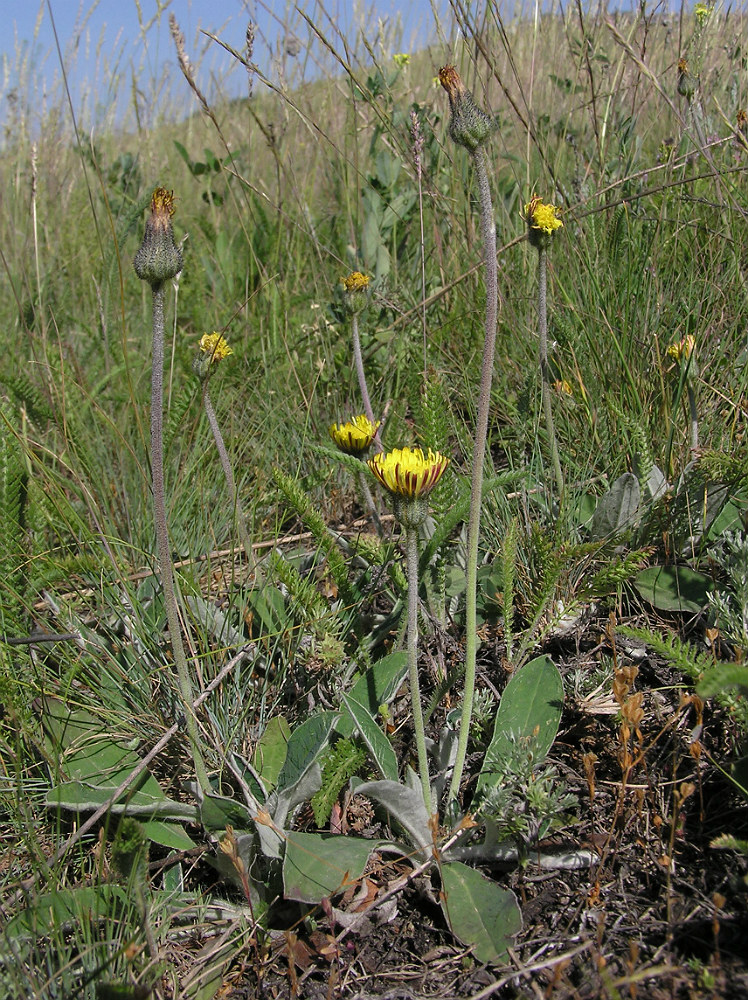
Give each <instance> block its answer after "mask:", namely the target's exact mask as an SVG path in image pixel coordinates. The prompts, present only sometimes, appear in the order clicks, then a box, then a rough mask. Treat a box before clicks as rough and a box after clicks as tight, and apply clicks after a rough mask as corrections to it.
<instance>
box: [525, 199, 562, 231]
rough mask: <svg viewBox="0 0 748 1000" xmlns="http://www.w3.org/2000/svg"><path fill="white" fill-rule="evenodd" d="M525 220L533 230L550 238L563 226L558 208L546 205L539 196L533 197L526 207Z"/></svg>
mask: <svg viewBox="0 0 748 1000" xmlns="http://www.w3.org/2000/svg"><path fill="white" fill-rule="evenodd" d="M525 218H526V219H527V225H528V226H529V227H530V229H531V230H533V229H537V230H540V232H543V233H546V234H547V235H548V236H551V235H552V234H553V233H554V232H555V231H556V230H557V229H560V228H561V227H562V226H563V222H562V221H561V219H559V217H558V209H557V208H556V206H555V205H546V204H545V202H544V201H542V200H541V199H540V198H538V196H537V195H533V196H532V198H531V199H530V200H529V202H528V203H527V204H526V205H525Z"/></svg>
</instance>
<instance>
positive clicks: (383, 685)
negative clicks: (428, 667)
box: [335, 649, 408, 736]
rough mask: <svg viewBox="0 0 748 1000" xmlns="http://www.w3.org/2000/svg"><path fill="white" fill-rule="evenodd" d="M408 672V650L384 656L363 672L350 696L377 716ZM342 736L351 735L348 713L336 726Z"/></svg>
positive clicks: (372, 714) (400, 650) (351, 729)
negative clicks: (380, 708) (381, 706)
mask: <svg viewBox="0 0 748 1000" xmlns="http://www.w3.org/2000/svg"><path fill="white" fill-rule="evenodd" d="M407 672H408V653H407V650H404V649H399V650H397V652H395V653H390V654H389V655H388V656H383V657H382V659H381V660H377V661H376V663H374V664H373V665H372V666H371V667H370V668H369V669H368V670H367V671H366V673H365V674H363V675H362V676H361V677H359V679H358V680H357V681H356V683H355V684H354V685H353V687H352V688H351V690H350V693H349V697H350V698H352V699H353V700H354V701H357V702H358V703H359V705H363V706H364V708H365V709H366V711H367V712H368V713H369V715H371V716H372V717H373V718H376V717H377V714H378V712H379V707H380V705H387V704H389V703H390V702H391V701H392V699H393V698H394V697H395V695H396V694H397V690H398V688H399V687H400V685H401V684H402V682H403V680H404V679H405V675H406V674H407ZM335 728H336V730H337V731H338V732H339V733H340V735H341V736H350V735H351V733H352V732H353V723H352V722H351V720H350V718H349V717H348V716H347V715H344V716H342V717H341V718H340V719H339V720H338V722H337V724H336V726H335Z"/></svg>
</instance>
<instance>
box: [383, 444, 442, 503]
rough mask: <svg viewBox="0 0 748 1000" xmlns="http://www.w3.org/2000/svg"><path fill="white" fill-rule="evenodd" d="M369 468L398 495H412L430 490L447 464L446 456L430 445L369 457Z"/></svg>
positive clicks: (421, 495)
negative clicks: (424, 451)
mask: <svg viewBox="0 0 748 1000" xmlns="http://www.w3.org/2000/svg"><path fill="white" fill-rule="evenodd" d="M368 464H369V468H370V469H371V471H372V472H373V473H374V475H375V476H376V477H377V479H378V480H379V482H380V483H381V484H382V486H384V487H385V489H387V490H389V491H390V493H394V494H395V496H397V497H406V498H408V499H415V498H416V497H425V496H428V494H429V493H430V492H431V490H433V488H434V487H435V486H436V484H437V483H438V482H439V480H440V479H441V477H442V475H443V473H444V470H445V469H446V468H447V466H448V465H449V459H448V458H447V457H446V456H445V455H442V454H441V453H440V452H438V451H432V450H431V449H430V448H429V450H428V452H427V453H426V454H425V455H424V453H423V451H422V450H421V449H420V448H395V449H394V450H393V451H389V452H387V453H386V454H384V453H380V454H378V455H374V456H373V457H372V458H370V459H369V463H368Z"/></svg>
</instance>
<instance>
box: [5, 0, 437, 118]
mask: <svg viewBox="0 0 748 1000" xmlns="http://www.w3.org/2000/svg"><path fill="white" fill-rule="evenodd" d="M1 6H2V12H3V15H4V17H3V24H4V30H3V33H2V39H1V40H0V59H2V67H1V70H2V72H1V75H0V120H3V119H5V118H6V116H7V111H8V106H7V101H8V95H9V93H10V95H11V98H10V99H11V101H13V100H14V96H13V93H12V92H13V90H14V88H15V89H16V90H17V92H18V93H19V94H21V95H23V97H24V100H25V101H26V102H28V109H27V110H28V114H29V117H31V118H32V119H33V118H34V117H35V116H37V117H38V120H41V119H42V118H43V114H44V110H45V109H48V108H49V107H50V106H52V107H54V106H56V105H58V104H59V103H60V95H61V93H62V84H61V72H60V60H59V57H58V54H57V49H56V46H55V41H54V32H53V28H52V19H54V25H55V28H56V30H57V35H58V38H59V43H60V47H61V49H62V53H63V59H64V64H65V67H66V72H67V74H68V77H69V83H70V86H71V89H72V91H73V101H74V104H75V105H76V108H77V109H78V111H79V113H81V114H82V115H83V117H84V118H88V119H89V122H88V123H86V124H90V123H91V122H93V123H94V124H95V123H96V122H101V123H103V122H106V121H107V120H108V118H107V113H106V109H108V108H109V109H111V108H112V107H114V106H116V105H117V103H121V104H122V106H123V107H126V106H127V104H128V103H129V100H130V95H131V92H132V88H133V87H140V88H142V90H143V92H144V93H150V92H153V87H154V85H157V86H160V87H163V91H162V93H164V94H169V93H171V94H174V93H180V94H181V93H183V92H184V91H185V87H184V85H183V84H182V83H181V82H179V80H180V78H179V70H178V69H177V68H176V59H175V54H174V46H173V43H172V40H171V37H170V34H169V28H168V16H169V14H170V13H171V12H173V13H174V14H175V16H176V18H177V21H178V22H179V26H180V28H181V30H182V32H183V33H184V35H185V39H186V46H187V51H188V54H189V55H190V58H191V59H192V61H193V62H194V63H196V64H199V67H200V76H199V79H200V82H201V86H203V87H205V88H206V89H207V91H208V96H209V98H212V96H213V94H212V93H211V92H210V88H211V86H212V87H214V88H215V87H217V86H219V81H220V86H221V87H222V88H223V90H224V91H226V90H227V91H229V92H234V93H241V92H242V89H244V90H246V77H244V75H243V74H242V71H241V70H240V69H238V68H237V67H236V65H235V63H234V61H233V60H231V58H230V57H229V56H228V55H226V54H225V53H224V52H223V50H222V49H221V48H220V47H219V46H217V45H215V43H211V42H210V41H208V40H207V39H205V37H204V36H201V35H200V33H199V29H201V28H203V29H206V30H209V31H212V32H213V33H214V34H217V35H219V36H220V37H221V38H222V39H224V40H225V41H226V42H228V43H229V44H230V45H232V46H233V47H235V48H237V49H242V48H243V46H244V39H245V32H246V28H247V23H248V22H249V21H250V20H251V21H253V22H254V23H255V24H256V25H257V41H256V44H255V51H254V60H255V62H256V63H257V64H258V65H259V66H260V67H261V68H262V69H263V70H264V71H265V72H267V73H268V75H272V74H271V66H272V61H273V58H274V55H275V53H276V52H277V51H278V49H277V47H278V45H279V44H280V40H281V39H283V38H285V37H286V36H287V35H288V34H296V35H297V36H298V37H299V38H300V39H301V40H305V39H306V38H307V37H308V31H309V29H308V27H307V25H306V24H305V23H304V21H303V19H302V18H301V16H300V15H299V14H298V12H296V11H294V9H293V4H292V3H286V2H284V0H171V2H167V0H98V2H96V0H51V3H50V6H51V11H52V17H50V11H49V7H48V3H47V0H1ZM298 6H300V7H302V8H303V9H305V10H306V11H307V12H308V13H309V16H310V17H311V18H312V19H313V20H315V21H316V22H317V23H319V24H321V25H322V26H323V28H324V30H325V31H326V33H327V34H328V35H330V36H331V35H332V33H333V31H334V27H333V26H332V25H331V24H330V22H329V20H328V19H327V16H326V14H325V13H323V12H324V11H329V12H330V13H333V14H335V15H336V17H335V22H336V25H337V27H338V28H339V29H340V31H341V32H342V33H343V34H345V35H346V36H347V37H348V38H351V37H352V35H355V26H356V25H357V24H359V23H360V21H361V19H362V17H365V21H366V24H367V36H368V37H369V39H370V41H374V40H375V39H376V34H377V28H378V24H379V21H380V19H381V21H382V24H383V25H385V26H388V25H389V26H392V25H393V24H394V23H395V21H396V18H397V16H398V14H397V12H398V9H402V10H403V14H402V18H403V32H402V49H403V50H405V51H407V50H408V49H409V48H411V47H418V48H420V47H422V46H423V45H425V44H427V43H428V42H430V41H434V40H435V39H436V31H437V29H436V22H435V18H434V14H433V8H432V3H431V2H430V0H410V2H408V0H405V2H400V3H398V2H396V0H372V2H369V3H365V2H360V0H359V2H355V3H354V2H351V0H324V2H322V3H320V2H315V0H299V3H298ZM433 6H434V8H435V9H437V10H441V11H443V10H445V9H446V8H447V0H434V5H433ZM159 11H160V14H159ZM362 12H365V14H364V13H362ZM151 22H152V23H151ZM149 24H150V27H148V25H149ZM287 29H288V30H287ZM286 61H287V66H288V67H289V72H296V73H297V74H298V73H300V72H301V69H302V67H303V68H305V71H306V72H307V73H311V72H313V62H312V60H307V61H306V62H305V61H304V52H303V50H302V53H301V54H300V55H299V56H297V57H296V59H295V60H294V64H293V65H291V61H290V60H288V59H287V60H286ZM130 67H132V70H131V69H130ZM113 79H114V80H116V81H117V84H116V86H113V84H112V80H113ZM183 96H184V99H185V106H186V105H187V104H188V101H189V98H188V95H187V94H186V93H184V95H183Z"/></svg>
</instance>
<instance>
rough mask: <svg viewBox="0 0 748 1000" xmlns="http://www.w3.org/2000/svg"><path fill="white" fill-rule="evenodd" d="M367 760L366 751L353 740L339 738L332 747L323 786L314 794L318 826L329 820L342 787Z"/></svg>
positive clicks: (323, 769)
mask: <svg viewBox="0 0 748 1000" xmlns="http://www.w3.org/2000/svg"><path fill="white" fill-rule="evenodd" d="M365 760H366V752H365V751H364V749H363V748H362V747H359V746H356V744H355V743H354V742H353V741H352V740H348V739H342V740H338V742H337V743H336V744H335V746H334V747H331V748H330V751H329V753H328V756H327V759H326V760H325V762H324V764H323V765H322V787H321V788H320V789H319V791H318V792H315V793H314V795H313V796H312V809H313V810H314V821H315V823H316V824H317V826H318V827H321V826H324V824H325V823H326V822H327V821H328V819H329V818H330V813H331V812H332V807H333V806H334V805H335V803H336V802H337V800H338V796H339V795H340V791H341V789H342V788H343V786H344V785H345V784H346V782H347V781H349V780H350V779H351V778H352V777H353V775H354V774H355V773H356V772H357V771H358V770H359V769H360V768H361V767H362V766H363V764H364V761H365Z"/></svg>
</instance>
